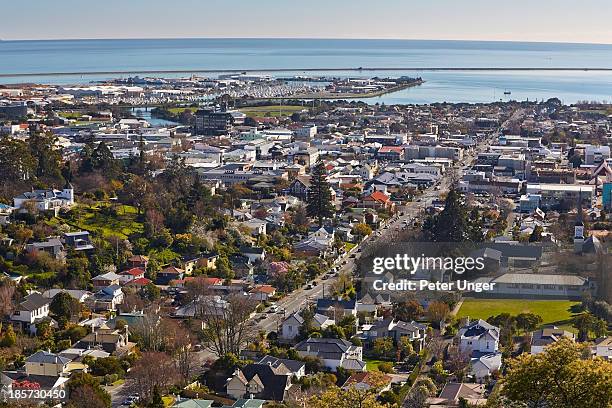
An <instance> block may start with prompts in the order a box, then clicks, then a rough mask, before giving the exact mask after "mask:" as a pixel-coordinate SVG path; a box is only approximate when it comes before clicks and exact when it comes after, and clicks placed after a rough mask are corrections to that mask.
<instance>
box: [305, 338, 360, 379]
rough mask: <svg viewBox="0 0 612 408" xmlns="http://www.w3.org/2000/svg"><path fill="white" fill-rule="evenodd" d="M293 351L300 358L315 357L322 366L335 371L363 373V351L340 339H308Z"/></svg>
mask: <svg viewBox="0 0 612 408" xmlns="http://www.w3.org/2000/svg"><path fill="white" fill-rule="evenodd" d="M294 349H295V350H296V351H297V352H298V354H299V355H300V356H302V357H317V358H319V359H321V362H322V363H323V365H324V366H325V367H326V368H327V369H329V370H331V371H336V370H337V369H338V367H342V368H345V369H347V370H355V371H365V368H366V364H365V362H364V361H362V352H363V349H362V348H361V347H359V346H355V345H353V344H352V343H351V342H349V341H346V340H341V339H326V338H309V339H307V340H303V341H301V342H299V343H298V344H296V345H295V347H294Z"/></svg>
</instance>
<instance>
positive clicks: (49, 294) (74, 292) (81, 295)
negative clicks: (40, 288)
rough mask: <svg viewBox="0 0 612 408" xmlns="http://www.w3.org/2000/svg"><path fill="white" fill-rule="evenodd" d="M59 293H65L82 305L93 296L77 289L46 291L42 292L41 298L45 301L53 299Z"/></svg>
mask: <svg viewBox="0 0 612 408" xmlns="http://www.w3.org/2000/svg"><path fill="white" fill-rule="evenodd" d="M60 293H67V294H69V295H70V296H72V298H73V299H75V300H78V301H79V303H84V302H85V301H86V300H87V299H89V298H90V297H91V296H93V293H91V292H89V291H87V290H78V289H48V290H45V291H44V292H43V294H42V295H43V296H44V297H45V298H47V299H53V298H54V297H55V296H57V295H58V294H60Z"/></svg>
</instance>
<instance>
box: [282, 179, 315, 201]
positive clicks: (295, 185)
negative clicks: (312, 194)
mask: <svg viewBox="0 0 612 408" xmlns="http://www.w3.org/2000/svg"><path fill="white" fill-rule="evenodd" d="M311 186H312V184H311V183H310V176H296V177H295V179H294V180H293V181H292V182H291V184H289V187H288V188H287V193H288V194H290V195H292V196H294V197H297V198H299V199H300V200H302V201H306V200H308V192H309V191H310V188H311Z"/></svg>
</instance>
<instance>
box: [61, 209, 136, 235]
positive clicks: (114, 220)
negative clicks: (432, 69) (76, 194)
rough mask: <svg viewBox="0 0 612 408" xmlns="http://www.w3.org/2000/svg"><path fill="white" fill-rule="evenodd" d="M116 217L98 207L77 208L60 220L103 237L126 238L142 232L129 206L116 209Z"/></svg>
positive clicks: (133, 210) (134, 213)
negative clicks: (67, 216)
mask: <svg viewBox="0 0 612 408" xmlns="http://www.w3.org/2000/svg"><path fill="white" fill-rule="evenodd" d="M116 211H117V215H116V216H113V215H110V214H106V213H103V211H102V209H101V207H99V206H91V207H89V206H79V207H78V208H75V209H73V211H72V212H71V216H69V218H66V219H62V220H61V222H65V223H67V224H69V225H72V226H74V227H76V228H80V229H83V230H87V231H91V232H99V233H101V234H102V235H103V236H105V237H110V236H119V237H121V238H127V237H128V236H129V235H131V234H133V233H136V232H143V229H144V227H143V224H142V223H141V222H139V221H137V220H136V217H137V215H138V211H137V210H136V208H134V207H132V206H129V205H121V206H117V207H116Z"/></svg>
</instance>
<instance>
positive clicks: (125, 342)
mask: <svg viewBox="0 0 612 408" xmlns="http://www.w3.org/2000/svg"><path fill="white" fill-rule="evenodd" d="M74 347H75V348H84V349H92V348H94V349H95V348H101V349H102V350H104V351H106V352H107V353H110V354H112V355H118V356H121V355H125V354H129V353H131V351H132V349H133V348H134V347H135V344H134V343H130V342H129V332H128V326H125V327H124V328H123V330H117V329H109V328H106V327H104V326H103V327H101V328H99V329H97V330H95V331H93V332H91V333H89V334H88V335H87V336H85V337H83V338H82V339H81V340H79V341H78V342H77V343H76V344H75V345H74Z"/></svg>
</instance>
